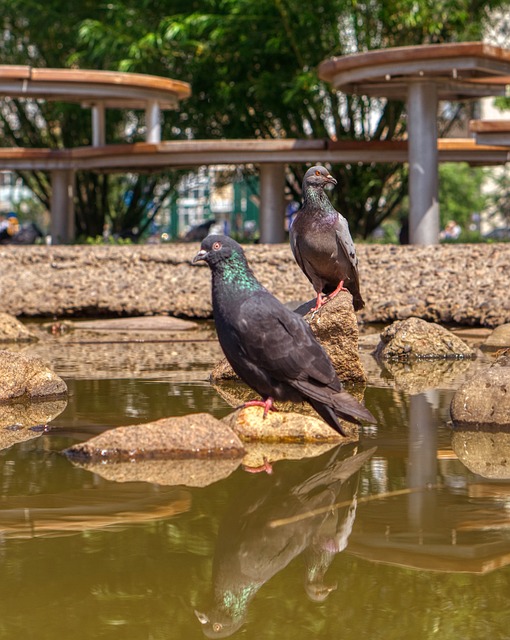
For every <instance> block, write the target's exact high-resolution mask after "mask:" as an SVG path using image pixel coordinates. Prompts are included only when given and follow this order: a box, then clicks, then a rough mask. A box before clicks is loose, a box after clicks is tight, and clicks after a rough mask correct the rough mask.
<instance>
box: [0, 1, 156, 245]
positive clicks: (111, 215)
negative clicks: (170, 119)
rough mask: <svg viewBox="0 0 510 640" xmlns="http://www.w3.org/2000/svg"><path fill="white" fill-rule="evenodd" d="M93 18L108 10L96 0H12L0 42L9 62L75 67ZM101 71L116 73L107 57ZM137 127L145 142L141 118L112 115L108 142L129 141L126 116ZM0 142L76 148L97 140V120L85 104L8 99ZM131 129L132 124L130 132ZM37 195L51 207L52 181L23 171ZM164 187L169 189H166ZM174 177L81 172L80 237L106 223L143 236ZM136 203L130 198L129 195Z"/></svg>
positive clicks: (136, 136)
mask: <svg viewBox="0 0 510 640" xmlns="http://www.w3.org/2000/svg"><path fill="white" fill-rule="evenodd" d="M91 15H99V16H101V17H102V19H104V20H105V21H107V19H108V15H107V13H106V12H105V10H104V9H103V8H102V7H101V6H99V7H98V5H97V3H96V2H94V1H93V0H84V1H83V2H80V3H74V4H72V3H71V5H69V6H68V5H67V4H66V7H65V11H64V10H63V6H62V2H59V1H58V0H54V1H53V2H44V3H42V2H39V1H37V0H29V1H27V2H25V1H23V2H21V1H20V0H6V2H5V3H4V6H3V15H2V32H3V34H5V36H4V39H3V40H2V42H1V43H0V52H1V54H2V63H3V64H22V65H27V64H28V65H31V66H34V67H57V68H58V67H67V66H72V65H73V64H74V62H73V60H74V58H75V57H76V54H77V47H78V44H79V40H80V38H79V29H80V25H81V24H82V23H83V22H84V21H85V20H87V19H89V18H90V16H91ZM96 68H100V69H101V68H106V69H108V68H115V65H114V64H112V61H111V59H110V58H109V57H107V56H105V57H104V60H103V61H102V64H98V65H97V66H96ZM127 117H130V124H131V125H133V124H134V125H135V127H134V132H133V134H132V135H131V138H130V139H131V141H135V140H140V139H142V135H141V133H140V130H141V128H142V126H143V125H144V122H143V116H140V117H138V118H133V117H132V115H131V114H129V115H128V116H127V115H126V114H125V113H122V112H120V111H111V110H109V111H108V112H107V131H108V132H110V139H109V140H108V142H110V143H114V142H121V141H124V140H125V136H124V131H125V127H126V118H127ZM0 125H1V126H0V143H1V144H3V145H4V146H21V147H24V146H30V147H52V148H62V147H74V146H80V145H89V144H90V143H91V135H92V132H91V117H90V112H89V111H88V110H84V109H82V108H81V107H80V106H79V105H74V104H68V103H60V102H44V101H35V100H19V99H16V100H14V99H13V100H9V101H6V102H4V104H3V105H2V109H0ZM132 128H133V127H132ZM19 174H20V175H21V176H22V178H23V180H24V182H25V183H26V184H27V185H28V186H29V187H30V188H31V189H32V191H33V193H34V194H35V196H36V198H37V199H38V201H39V202H41V203H42V204H43V206H44V207H45V208H49V205H50V199H51V184H50V179H49V176H48V175H47V174H46V173H45V172H42V171H37V172H32V171H24V172H19ZM162 185H163V186H162ZM168 190H169V188H168V180H167V179H166V180H163V179H162V176H161V175H157V174H153V175H139V176H135V175H113V174H98V173H93V172H86V171H82V172H78V173H77V175H76V228H77V233H78V235H81V236H96V235H100V234H101V233H102V232H103V227H104V224H105V223H108V224H109V225H110V226H111V228H112V230H113V232H119V233H122V232H125V231H127V230H130V229H131V228H132V227H133V226H138V227H139V231H140V232H142V231H143V230H144V227H146V226H147V225H148V224H149V223H150V220H151V219H152V218H154V216H155V215H156V214H157V211H158V209H159V207H160V206H161V204H162V202H163V201H164V199H165V197H166V196H167V195H168ZM128 192H129V194H130V198H129V199H128V198H126V193H128Z"/></svg>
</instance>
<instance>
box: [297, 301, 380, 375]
mask: <svg viewBox="0 0 510 640" xmlns="http://www.w3.org/2000/svg"><path fill="white" fill-rule="evenodd" d="M297 312H298V313H299V309H298V310H297ZM304 318H305V320H306V321H307V322H308V323H309V325H310V327H311V329H312V331H313V332H314V334H315V337H316V338H317V340H318V341H319V342H320V343H321V344H322V346H323V347H324V349H325V351H326V353H327V354H328V355H329V357H330V358H331V362H332V363H333V366H334V367H335V371H336V372H337V375H338V377H339V378H340V380H341V381H342V382H366V380H367V377H366V375H365V371H364V369H363V365H362V364H361V360H360V357H359V349H358V338H359V331H358V321H357V318H356V314H355V313H354V308H353V306H352V296H351V294H350V293H348V292H346V291H341V292H340V293H339V294H338V295H337V296H335V297H334V298H333V299H332V300H330V301H329V302H327V303H326V304H325V305H324V306H322V307H321V308H320V309H319V310H318V311H317V312H316V313H313V312H310V311H309V312H308V313H307V314H306V315H305V316H304Z"/></svg>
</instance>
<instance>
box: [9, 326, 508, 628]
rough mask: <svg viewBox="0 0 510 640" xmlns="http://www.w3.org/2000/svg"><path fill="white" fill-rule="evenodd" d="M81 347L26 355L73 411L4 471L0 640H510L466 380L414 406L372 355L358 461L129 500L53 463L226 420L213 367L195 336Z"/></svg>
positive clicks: (205, 331) (305, 463) (503, 530)
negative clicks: (128, 433) (163, 421)
mask: <svg viewBox="0 0 510 640" xmlns="http://www.w3.org/2000/svg"><path fill="white" fill-rule="evenodd" d="M89 338H90V339H89V340H88V341H87V340H86V339H84V338H83V336H82V337H81V338H80V339H78V338H77V337H76V334H73V335H72V336H64V337H62V338H61V339H59V338H58V337H56V338H53V339H52V340H51V343H50V344H49V345H48V344H43V345H41V344H39V345H37V346H34V347H29V348H28V352H33V353H39V354H40V355H43V356H44V357H46V358H47V359H49V360H51V361H52V363H53V366H54V368H55V370H56V371H57V373H60V374H61V375H62V376H63V377H64V378H65V380H66V382H67V383H68V386H69V392H70V396H69V402H68V404H67V406H66V408H65V409H64V411H63V412H62V413H60V415H58V416H57V417H56V418H55V419H54V420H53V421H52V422H50V423H49V425H48V429H45V430H43V429H42V427H41V428H36V429H34V430H31V431H30V432H29V437H30V438H31V439H26V440H25V441H23V442H19V443H17V444H14V445H12V446H10V447H8V448H5V449H3V450H1V451H0V460H1V463H2V464H1V465H0V500H1V508H0V535H1V538H0V542H1V543H0V562H1V568H2V579H1V581H0V612H1V615H0V638H9V639H10V638H17V637H20V638H34V639H46V638H48V639H49V638H51V639H52V640H53V639H54V638H70V637H72V638H75V639H78V640H81V639H89V638H123V639H124V640H135V639H159V638H179V639H180V638H202V637H204V633H206V634H208V635H210V636H211V637H226V636H229V635H232V636H233V637H244V638H257V639H260V638H273V637H274V638H291V637H292V638H296V639H300V638H303V639H305V638H306V639H309V638H320V639H326V638H328V639H329V638H337V637H338V638H342V639H343V640H351V639H352V640H360V639H364V638H367V639H371V640H372V639H373V638H378V639H384V640H385V639H388V640H389V639H395V640H397V639H400V638H413V640H426V639H427V640H428V639H429V638H441V640H449V639H450V638H451V639H455V640H458V639H460V638H462V639H463V640H466V639H473V640H474V639H475V638H476V639H477V640H479V639H483V638H490V639H491V640H497V639H508V638H509V637H510V608H509V596H510V567H509V563H510V481H508V480H501V479H489V478H486V477H483V476H482V475H478V474H477V473H475V472H474V471H473V470H470V469H469V468H468V467H466V466H465V465H464V464H463V463H462V462H461V461H460V460H459V459H458V457H457V454H459V455H460V454H461V452H459V451H454V450H453V449H452V432H451V430H450V428H449V426H448V407H449V403H450V400H451V397H452V394H453V390H454V388H455V386H456V385H457V384H458V379H459V376H460V377H462V376H465V375H467V373H468V371H467V370H466V368H465V367H464V368H463V367H461V368H460V369H459V370H456V371H455V372H453V373H451V372H446V373H445V374H444V375H443V377H442V378H441V379H442V382H441V383H439V384H438V387H437V388H436V389H434V390H427V391H417V390H416V382H414V383H413V385H414V386H413V385H408V386H406V385H405V384H403V383H402V380H401V379H400V378H398V375H396V374H395V372H393V373H392V374H391V375H390V373H388V372H383V373H382V374H381V372H380V371H379V368H378V366H377V365H376V364H375V362H371V361H370V360H369V357H368V355H367V354H364V362H365V366H366V368H367V369H368V370H369V373H370V385H369V387H368V388H367V390H366V393H365V402H366V404H367V406H368V407H369V408H370V409H371V410H372V411H373V413H374V414H375V415H376V416H377V417H378V420H379V422H378V425H377V426H376V427H369V428H366V429H364V430H363V432H362V438H361V441H360V443H359V445H357V446H352V445H351V446H346V447H337V448H332V449H330V450H329V451H326V452H324V453H322V454H321V455H319V456H316V457H313V458H308V459H305V460H280V461H277V462H275V463H274V464H273V474H272V475H268V474H265V473H259V474H250V473H247V472H246V471H245V470H243V468H242V467H241V466H240V467H239V468H237V469H236V470H235V471H234V472H233V473H232V474H231V475H229V476H228V477H226V478H224V479H220V480H218V481H216V482H214V483H213V484H211V485H209V486H207V487H204V488H190V487H186V486H177V487H175V486H164V485H161V484H150V483H145V482H127V483H121V482H114V481H110V480H107V479H105V477H103V476H102V475H99V474H98V473H92V472H90V471H88V470H86V469H83V468H79V467H77V466H73V464H71V463H70V462H69V461H68V460H67V459H66V458H65V457H64V456H62V455H61V453H60V452H61V451H62V450H63V449H64V448H65V447H67V446H70V445H71V444H73V443H75V442H78V441H81V440H85V439H87V438H89V437H91V436H92V435H95V434H97V433H100V432H101V431H103V430H104V429H107V428H111V427H114V426H118V425H125V424H136V423H142V422H146V421H148V420H153V419H158V418H161V417H164V416H168V415H183V414H186V413H190V412H196V411H208V412H210V413H212V414H213V415H215V416H217V417H221V416H223V415H225V414H227V413H228V412H229V411H230V410H231V408H230V407H229V405H227V403H226V402H225V401H224V400H223V399H222V398H221V397H220V396H219V395H218V394H217V393H216V391H215V390H214V389H213V388H212V387H211V386H210V385H209V383H208V382H207V377H208V372H209V370H210V368H211V366H212V365H213V364H214V363H215V362H216V361H217V360H218V357H219V350H218V347H217V344H216V342H215V341H214V336H213V335H212V333H211V330H210V328H209V327H205V328H204V327H203V326H202V327H200V328H199V330H198V331H196V332H186V333H185V334H182V335H181V336H178V337H175V338H174V339H173V341H171V342H167V343H161V342H160V341H159V342H158V341H155V340H154V341H153V342H150V341H149V342H147V341H146V342H135V343H133V342H129V341H128V340H129V336H128V337H126V336H124V337H122V338H120V337H119V334H116V336H114V337H112V336H102V337H101V338H100V344H97V340H98V338H97V336H95V337H94V338H92V337H91V336H89ZM140 339H143V338H140ZM144 339H145V340H147V336H145V338H144ZM149 340H150V338H149ZM443 373H444V372H443ZM392 376H393V377H392ZM395 380H398V381H399V382H398V384H397V383H396V382H395ZM409 391H411V393H410V392H409ZM13 434H14V435H15V432H14V431H13ZM478 471H480V470H479V469H478ZM200 620H201V621H202V622H201V621H200Z"/></svg>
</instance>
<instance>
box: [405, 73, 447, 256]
mask: <svg viewBox="0 0 510 640" xmlns="http://www.w3.org/2000/svg"><path fill="white" fill-rule="evenodd" d="M407 118H408V139H409V141H408V144H409V239H410V242H411V244H421V245H428V244H437V242H439V202H438V154H437V88H436V85H435V84H434V83H433V82H416V83H411V84H410V85H409V92H408V96H407Z"/></svg>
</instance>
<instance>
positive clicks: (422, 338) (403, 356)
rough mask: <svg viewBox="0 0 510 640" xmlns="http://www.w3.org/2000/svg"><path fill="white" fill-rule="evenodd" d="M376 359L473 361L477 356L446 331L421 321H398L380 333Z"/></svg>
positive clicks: (410, 319) (412, 319)
mask: <svg viewBox="0 0 510 640" xmlns="http://www.w3.org/2000/svg"><path fill="white" fill-rule="evenodd" d="M374 355H375V357H377V358H380V359H382V360H413V359H420V358H423V359H442V358H452V359H455V358H473V357H474V352H473V350H472V349H471V347H469V346H468V345H467V344H466V343H465V342H464V341H463V340H461V339H460V338H458V337H457V336H456V335H455V334H454V333H452V332H451V331H448V329H445V327H443V326H441V325H439V324H435V323H433V322H426V321H425V320H421V319H420V318H407V320H397V321H396V322H394V323H393V324H391V325H389V326H388V327H386V329H384V331H383V332H382V333H381V341H380V343H379V345H378V346H377V348H376V350H375V352H374Z"/></svg>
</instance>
